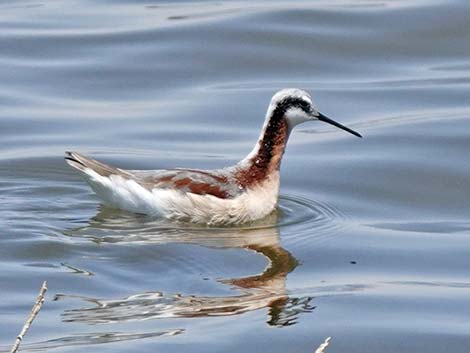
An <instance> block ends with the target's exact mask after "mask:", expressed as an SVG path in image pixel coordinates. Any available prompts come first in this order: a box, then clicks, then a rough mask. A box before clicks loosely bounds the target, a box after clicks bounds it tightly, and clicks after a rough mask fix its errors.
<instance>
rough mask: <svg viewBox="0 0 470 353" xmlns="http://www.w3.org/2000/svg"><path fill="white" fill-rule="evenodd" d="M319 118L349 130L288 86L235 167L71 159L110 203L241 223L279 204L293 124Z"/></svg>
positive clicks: (173, 215)
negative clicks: (158, 166) (130, 166)
mask: <svg viewBox="0 0 470 353" xmlns="http://www.w3.org/2000/svg"><path fill="white" fill-rule="evenodd" d="M312 120H320V121H324V122H327V123H329V124H332V125H334V126H336V127H339V128H341V129H343V130H346V131H348V132H350V133H352V134H354V135H356V136H359V137H362V136H361V135H360V134H359V133H357V132H355V131H353V130H351V129H349V128H347V127H346V126H344V125H341V124H339V123H337V122H335V121H333V120H331V119H329V118H327V117H326V116H325V115H323V114H321V113H320V112H318V111H317V109H316V108H315V106H314V104H313V102H312V99H311V97H310V95H309V94H308V93H307V92H305V91H303V90H300V89H284V90H281V91H279V92H278V93H276V94H275V95H274V96H273V98H272V99H271V103H270V105H269V108H268V111H267V113H266V119H265V122H264V126H263V129H262V131H261V135H260V137H259V139H258V142H257V143H256V145H255V147H254V148H253V150H252V151H251V152H250V153H249V154H248V155H247V156H246V157H245V158H244V159H242V160H241V161H240V162H239V163H237V164H235V165H234V166H231V167H227V168H223V169H217V170H196V169H180V168H178V169H167V170H145V171H143V170H123V169H119V168H115V167H112V166H109V165H106V164H104V163H101V162H98V161H95V160H93V159H91V158H87V157H85V156H82V155H80V154H78V153H76V152H67V156H66V157H65V159H66V161H67V163H68V164H69V165H70V166H72V167H74V168H76V169H78V170H79V171H80V172H82V174H83V176H84V177H85V179H86V181H87V182H88V184H90V186H91V188H92V189H93V190H94V191H95V192H96V193H97V194H98V196H99V197H100V198H101V199H102V200H103V201H104V203H106V204H107V205H109V206H112V207H117V208H120V209H123V210H126V211H131V212H136V213H144V214H148V215H153V216H159V217H164V218H168V219H174V220H181V221H190V222H196V223H205V224H211V225H215V224H238V223H245V222H249V221H254V220H257V219H260V218H263V217H265V216H267V215H268V214H269V213H271V212H272V211H273V210H274V208H275V207H276V205H277V201H278V195H279V183H280V179H279V168H280V165H281V159H282V155H283V154H284V150H285V147H286V144H287V140H288V138H289V134H290V132H291V131H292V129H293V128H294V126H296V125H298V124H300V123H303V122H306V121H312Z"/></svg>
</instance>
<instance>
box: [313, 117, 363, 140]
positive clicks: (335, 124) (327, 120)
mask: <svg viewBox="0 0 470 353" xmlns="http://www.w3.org/2000/svg"><path fill="white" fill-rule="evenodd" d="M316 118H317V119H318V120H320V121H324V122H325V123H328V124H331V125H334V126H336V127H339V128H340V129H343V130H345V131H347V132H349V133H351V134H353V135H356V136H357V137H362V135H361V134H360V133H358V132H356V131H354V130H351V129H350V128H348V127H346V126H344V125H341V124H340V123H337V122H336V121H334V120H332V119H330V118H328V117H327V116H325V115H323V114H322V113H318V116H316Z"/></svg>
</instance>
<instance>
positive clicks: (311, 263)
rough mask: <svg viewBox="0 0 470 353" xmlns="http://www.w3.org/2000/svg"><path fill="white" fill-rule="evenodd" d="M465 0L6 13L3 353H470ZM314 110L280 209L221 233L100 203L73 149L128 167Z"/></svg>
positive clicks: (0, 185) (250, 137) (239, 150)
mask: <svg viewBox="0 0 470 353" xmlns="http://www.w3.org/2000/svg"><path fill="white" fill-rule="evenodd" d="M469 14H470V5H469V3H468V2H467V1H464V0H455V1H439V0H420V1H392V0H368V1H365V0H364V1H361V0H359V1H354V0H336V1H316V2H311V1H296V2H291V1H289V2H288V1H273V2H264V1H250V2H243V1H220V2H211V1H199V2H180V1H177V2H144V1H128V0H109V1H102V2H94V1H67V2H65V1H55V2H37V1H17V2H14V3H13V2H11V3H2V4H1V5H0V33H1V34H0V48H1V50H0V106H1V109H0V201H1V202H0V225H1V230H2V231H1V234H0V299H1V300H0V316H1V320H0V351H8V348H9V347H10V345H11V344H12V343H13V341H14V338H15V336H16V335H17V334H18V332H19V331H20V329H21V327H22V325H23V322H24V320H25V318H26V316H27V314H28V312H29V310H30V307H31V305H32V303H33V301H34V298H35V295H36V293H37V291H38V290H39V287H40V285H41V283H42V281H43V280H47V281H48V284H49V291H48V294H47V298H46V302H45V304H44V307H43V309H42V311H41V312H40V314H39V316H38V318H37V321H35V323H34V325H33V326H32V328H31V330H30V331H29V333H28V335H27V338H26V339H25V340H24V342H23V344H22V351H25V352H37V351H47V352H83V351H84V350H86V349H92V350H93V351H97V352H135V351H139V352H156V351H162V352H163V351H166V352H173V353H177V352H188V351H191V352H266V351H270V352H279V353H286V352H295V353H300V352H312V351H313V350H314V347H316V346H318V345H319V344H320V343H321V342H322V341H323V340H324V339H325V338H326V337H328V336H332V337H333V339H332V342H331V345H330V346H329V347H328V349H327V352H328V353H334V352H342V353H344V352H349V353H353V352H358V353H364V352H374V353H379V352H380V353H385V352H394V353H395V352H427V353H431V352H432V353H438V352H466V351H468V347H469V346H470V336H469V332H470V309H469V308H470V277H469V273H468V268H469V267H470V256H469V255H470V250H469V249H470V221H469V219H470V207H469V206H470V204H469V197H468V192H467V190H470V178H469V175H470V164H469V163H468V162H467V160H468V151H469V150H470V139H469V138H468V132H469V131H470V130H469V129H470V106H469V104H468V103H469V102H470V100H469V97H470V64H469V63H468V58H469V56H470V46H469V45H468V43H469V41H470V17H469ZM285 87H300V88H304V89H307V90H309V91H311V92H312V94H313V97H314V100H315V101H316V103H317V104H318V106H319V109H320V111H322V112H323V113H324V114H326V115H328V116H330V117H332V118H334V119H336V120H338V121H341V122H342V123H344V124H346V125H348V126H351V128H353V129H355V130H358V131H360V132H361V133H362V134H363V135H364V138H363V139H358V138H355V137H354V136H352V135H349V134H346V133H345V132H344V131H341V130H338V129H334V128H333V127H331V126H328V125H324V124H320V123H311V124H305V125H302V126H300V127H299V128H297V129H296V130H295V132H294V133H293V135H292V137H291V141H290V143H289V146H288V149H287V152H286V155H285V160H284V161H283V165H282V187H281V195H282V197H281V200H280V206H279V210H278V211H277V212H276V213H274V214H273V215H271V217H269V218H268V219H266V220H263V221H262V222H260V223H258V224H252V225H249V226H244V227H238V228H231V229H217V228H215V229H212V228H206V227H196V226H191V225H181V224H180V225H176V224H171V223H165V222H162V221H159V220H152V219H148V218H146V217H142V216H136V215H131V214H128V213H123V212H116V211H115V210H110V209H107V208H104V207H103V206H101V205H100V204H99V201H98V199H97V198H96V197H95V196H94V194H93V193H92V192H91V191H90V189H89V188H88V187H87V185H86V184H84V182H83V180H82V179H81V178H80V176H79V175H77V174H76V173H75V172H74V171H73V170H72V169H70V168H69V167H68V166H67V165H66V164H65V163H64V162H63V159H62V158H63V153H64V151H65V150H77V151H80V152H82V153H84V154H87V155H90V156H93V157H95V158H98V159H102V160H104V161H106V162H109V163H113V164H115V165H118V166H120V167H122V168H130V169H155V168H166V167H175V166H183V167H193V168H207V169H210V168H218V167H223V166H226V165H229V164H232V163H234V162H236V161H237V160H239V159H240V158H242V157H243V156H244V155H245V154H247V153H248V152H249V151H250V150H251V148H252V145H253V144H254V143H255V141H256V138H257V136H258V133H259V129H260V127H261V125H262V122H263V119H264V113H265V109H266V108H267V105H268V102H269V100H270V98H271V96H272V94H273V93H274V92H275V91H276V90H278V89H281V88H285Z"/></svg>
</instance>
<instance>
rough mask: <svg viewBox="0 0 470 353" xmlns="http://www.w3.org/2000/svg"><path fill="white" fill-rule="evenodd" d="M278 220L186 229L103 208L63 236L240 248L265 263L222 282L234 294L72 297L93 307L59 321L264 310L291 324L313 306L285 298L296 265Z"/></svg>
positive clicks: (273, 319)
mask: <svg viewBox="0 0 470 353" xmlns="http://www.w3.org/2000/svg"><path fill="white" fill-rule="evenodd" d="M278 218H279V214H278V213H273V214H272V215H270V216H269V217H268V218H267V219H264V220H263V221H262V222H258V223H253V224H250V225H249V226H245V227H244V228H207V227H195V226H191V227H187V226H186V227H185V226H184V225H176V226H175V225H174V224H168V223H165V222H163V221H149V220H148V218H146V217H144V216H142V217H141V216H136V215H131V214H126V213H123V212H121V211H115V210H111V209H108V208H102V209H101V211H100V212H99V213H98V214H97V215H96V216H95V217H93V218H92V219H91V220H90V221H89V224H88V225H87V226H85V227H81V228H77V229H74V230H70V231H68V232H67V235H68V236H71V237H80V238H88V239H90V240H92V241H94V242H99V243H102V242H109V243H114V242H142V243H175V242H179V243H190V244H197V245H201V246H206V247H218V248H242V249H248V250H252V251H255V252H257V253H259V254H261V255H263V256H265V257H266V258H267V259H268V261H269V265H268V266H267V268H266V269H265V270H264V271H263V272H262V273H261V274H257V275H253V276H249V277H242V278H231V279H223V280H221V282H222V283H224V284H227V285H229V286H231V287H233V289H237V291H238V292H239V293H240V294H238V295H233V296H182V295H165V294H163V293H160V292H145V293H137V294H134V295H131V296H128V297H125V298H118V299H96V298H88V297H76V298H79V299H82V300H85V301H87V302H89V303H90V304H92V306H89V307H84V308H77V309H69V310H66V311H65V312H64V313H63V321H66V322H85V323H89V324H99V323H118V322H119V323H120V322H128V321H140V320H150V319H159V318H195V317H210V316H228V315H237V314H242V313H246V312H249V311H253V310H258V309H262V308H267V309H268V318H267V324H268V325H270V326H288V325H292V324H294V323H295V322H296V320H297V318H298V315H299V313H302V312H310V311H312V310H313V309H314V307H313V306H312V305H311V299H312V298H310V297H303V298H293V297H290V296H289V295H288V294H287V290H286V277H287V275H288V274H289V273H290V272H291V271H293V270H294V269H295V268H296V266H297V265H298V262H297V260H296V259H295V257H294V256H292V254H291V253H289V252H288V251H287V250H285V249H284V248H282V246H281V245H280V240H279V227H278ZM63 297H71V296H70V295H57V297H56V299H62V298H63Z"/></svg>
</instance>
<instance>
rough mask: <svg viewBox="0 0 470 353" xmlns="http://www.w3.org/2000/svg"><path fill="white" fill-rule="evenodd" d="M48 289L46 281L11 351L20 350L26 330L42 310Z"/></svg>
mask: <svg viewBox="0 0 470 353" xmlns="http://www.w3.org/2000/svg"><path fill="white" fill-rule="evenodd" d="M46 291H47V282H46V281H44V282H43V283H42V287H41V289H40V291H39V295H38V298H37V299H36V303H34V306H33V309H31V314H30V315H29V317H28V320H26V323H25V324H24V326H23V329H22V330H21V332H20V334H19V335H18V336H17V337H16V341H15V344H14V345H13V347H12V348H11V351H10V353H16V352H17V351H18V348H19V347H20V343H21V341H22V340H23V338H24V336H25V335H26V332H28V329H29V327H30V326H31V324H32V323H33V320H34V318H35V317H36V315H37V314H38V313H39V310H41V307H42V303H44V295H45V294H46Z"/></svg>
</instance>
